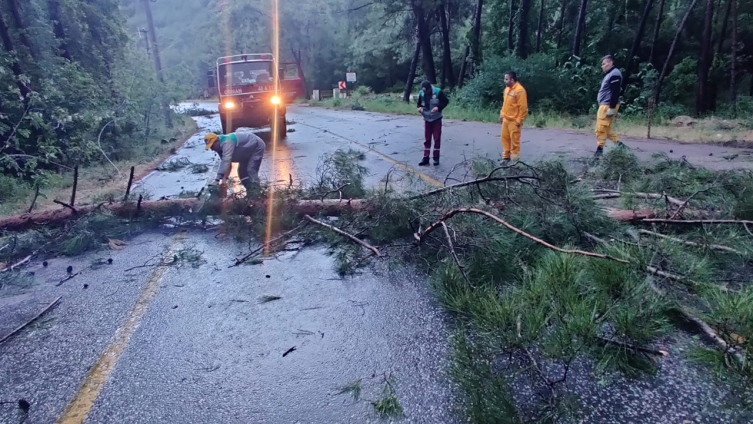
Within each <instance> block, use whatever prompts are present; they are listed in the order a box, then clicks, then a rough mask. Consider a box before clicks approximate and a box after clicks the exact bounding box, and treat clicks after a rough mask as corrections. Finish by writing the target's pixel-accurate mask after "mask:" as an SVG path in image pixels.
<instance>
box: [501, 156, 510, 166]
mask: <svg viewBox="0 0 753 424" xmlns="http://www.w3.org/2000/svg"><path fill="white" fill-rule="evenodd" d="M509 164H510V158H502V166H507V165H509Z"/></svg>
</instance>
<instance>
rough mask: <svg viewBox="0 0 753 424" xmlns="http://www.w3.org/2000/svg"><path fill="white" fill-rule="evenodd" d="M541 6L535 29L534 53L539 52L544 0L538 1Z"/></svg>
mask: <svg viewBox="0 0 753 424" xmlns="http://www.w3.org/2000/svg"><path fill="white" fill-rule="evenodd" d="M540 1H541V5H540V8H539V23H538V25H537V28H536V53H540V52H541V30H542V28H543V26H544V5H545V4H546V0H540Z"/></svg>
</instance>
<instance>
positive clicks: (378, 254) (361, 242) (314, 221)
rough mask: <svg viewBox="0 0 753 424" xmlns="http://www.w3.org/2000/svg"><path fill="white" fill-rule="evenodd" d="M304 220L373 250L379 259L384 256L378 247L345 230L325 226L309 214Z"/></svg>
mask: <svg viewBox="0 0 753 424" xmlns="http://www.w3.org/2000/svg"><path fill="white" fill-rule="evenodd" d="M304 218H306V219H308V220H309V221H311V222H313V223H314V224H318V225H321V226H322V227H324V228H328V229H330V230H332V231H334V232H336V233H337V234H340V235H341V236H343V237H346V238H348V239H349V240H351V241H353V242H355V243H358V244H360V245H361V246H363V247H365V248H367V249H369V250H371V251H372V252H374V254H375V255H376V256H378V257H379V256H382V254H381V253H380V252H379V250H378V249H377V248H376V247H374V246H372V245H370V244H368V243H366V242H365V241H363V240H361V239H359V238H358V237H356V236H354V235H351V234H348V233H346V232H345V231H343V230H341V229H339V228H337V227H333V226H332V225H329V224H325V223H324V222H322V221H317V220H316V219H314V218H312V217H311V216H310V215H308V214H307V215H304Z"/></svg>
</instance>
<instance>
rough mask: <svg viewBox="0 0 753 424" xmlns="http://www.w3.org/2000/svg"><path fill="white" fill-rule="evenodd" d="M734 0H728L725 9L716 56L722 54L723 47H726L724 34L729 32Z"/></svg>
mask: <svg viewBox="0 0 753 424" xmlns="http://www.w3.org/2000/svg"><path fill="white" fill-rule="evenodd" d="M733 1H734V0H727V9H726V10H725V11H724V19H723V20H722V30H721V32H720V33H719V43H717V46H716V53H714V55H713V56H714V57H716V55H718V54H720V53H721V52H722V47H724V36H725V35H726V34H727V23H728V22H729V15H730V12H731V11H732V2H733Z"/></svg>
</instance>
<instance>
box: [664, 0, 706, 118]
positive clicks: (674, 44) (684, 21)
mask: <svg viewBox="0 0 753 424" xmlns="http://www.w3.org/2000/svg"><path fill="white" fill-rule="evenodd" d="M696 3H698V0H693V2H692V3H690V6H688V11H687V12H685V16H683V18H682V21H681V22H680V26H679V27H678V28H677V33H675V39H674V40H672V45H671V46H670V47H669V53H667V59H666V60H665V61H664V66H663V67H662V70H661V73H660V74H659V79H658V80H657V82H656V94H655V95H654V98H655V99H656V103H655V105H657V106H658V105H659V100H660V97H659V96H660V95H661V86H662V82H663V81H664V77H665V76H666V75H667V69H669V63H670V62H671V61H672V55H673V54H674V52H675V47H677V40H678V39H679V38H680V35H681V34H682V30H683V29H685V24H687V23H688V17H689V16H690V13H691V12H693V8H694V7H695V5H696Z"/></svg>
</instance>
